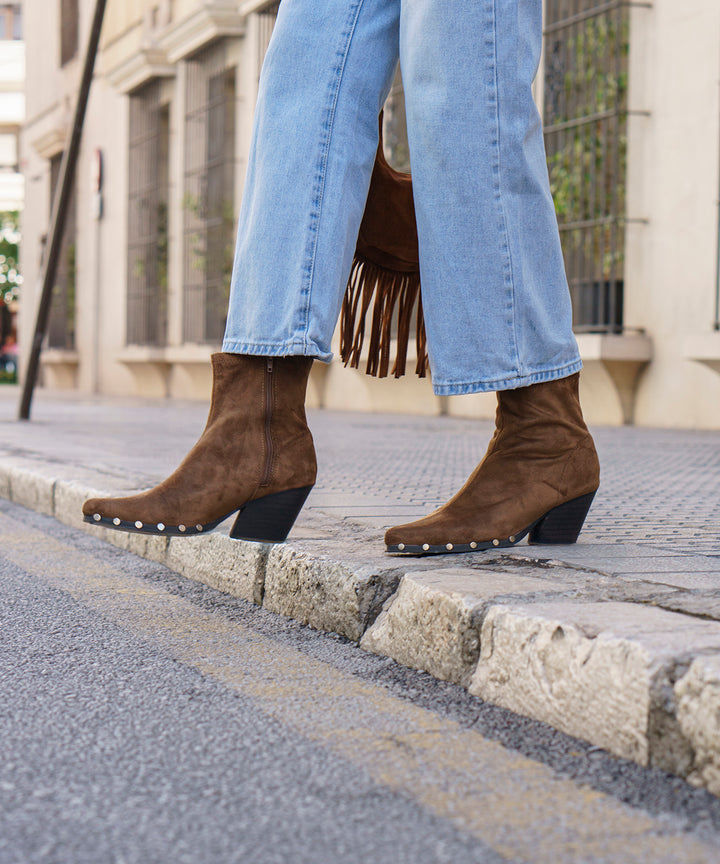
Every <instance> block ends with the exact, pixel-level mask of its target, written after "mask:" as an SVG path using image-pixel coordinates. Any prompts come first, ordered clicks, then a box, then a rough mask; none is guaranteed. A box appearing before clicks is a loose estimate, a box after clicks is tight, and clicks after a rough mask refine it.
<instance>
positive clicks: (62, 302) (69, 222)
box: [48, 153, 77, 351]
mask: <svg viewBox="0 0 720 864" xmlns="http://www.w3.org/2000/svg"><path fill="white" fill-rule="evenodd" d="M61 162H62V153H58V155H57V156H55V157H53V159H51V160H50V209H51V210H52V205H53V203H54V200H55V194H56V193H57V181H58V178H59V176H60V163H61ZM76 212H77V205H76V195H75V189H74V188H73V190H72V193H71V196H70V206H69V207H68V212H67V219H66V222H65V230H64V231H63V241H62V248H61V251H60V260H59V262H58V269H57V275H56V277H55V284H54V285H53V289H52V300H51V303H50V317H49V320H48V348H61V349H66V350H70V351H72V350H74V348H75V287H76V273H77V266H76V259H77V234H76Z"/></svg>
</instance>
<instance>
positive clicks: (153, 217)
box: [127, 81, 170, 346]
mask: <svg viewBox="0 0 720 864" xmlns="http://www.w3.org/2000/svg"><path fill="white" fill-rule="evenodd" d="M169 153H170V108H169V106H168V105H167V104H163V103H162V101H161V81H153V82H152V83H150V84H147V85H146V86H144V87H142V88H141V89H140V90H137V91H136V92H135V93H133V94H132V95H131V96H130V141H129V173H128V296H127V304H128V305H127V342H128V344H129V345H158V346H161V345H165V344H166V339H167V289H168V206H169V193H170V158H169Z"/></svg>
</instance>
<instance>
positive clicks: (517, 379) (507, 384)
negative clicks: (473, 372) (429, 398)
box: [433, 359, 583, 396]
mask: <svg viewBox="0 0 720 864" xmlns="http://www.w3.org/2000/svg"><path fill="white" fill-rule="evenodd" d="M582 365H583V364H582V360H580V359H577V360H574V361H573V362H572V363H566V364H564V365H563V366H556V367H552V368H549V369H537V370H535V371H534V372H527V373H526V374H524V375H514V376H510V377H505V378H492V379H488V380H482V379H480V380H477V381H453V382H440V381H433V392H434V393H435V395H436V396H464V395H467V394H470V393H486V392H492V391H495V390H512V389H515V388H517V387H525V386H529V385H530V384H540V383H542V382H544V381H552V380H554V379H557V378H567V377H568V376H569V375H573V374H574V373H575V372H579V371H580V370H581V369H582Z"/></svg>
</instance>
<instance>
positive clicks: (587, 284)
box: [544, 0, 630, 332]
mask: <svg viewBox="0 0 720 864" xmlns="http://www.w3.org/2000/svg"><path fill="white" fill-rule="evenodd" d="M629 5H630V4H629V3H628V2H626V0H604V2H601V0H547V3H546V24H545V80H544V122H545V142H546V148H547V155H548V167H549V171H550V184H551V187H552V192H553V196H554V198H555V208H556V211H557V215H558V223H559V226H560V236H561V239H562V246H563V253H564V256H565V266H566V270H567V275H568V281H569V284H570V292H571V295H572V299H573V309H574V312H573V316H574V318H573V321H574V326H575V330H576V331H596V332H619V331H621V330H622V325H623V273H624V259H625V242H624V240H625V221H626V219H625V177H626V170H627V91H628V54H629V32H630V28H629V9H628V7H629Z"/></svg>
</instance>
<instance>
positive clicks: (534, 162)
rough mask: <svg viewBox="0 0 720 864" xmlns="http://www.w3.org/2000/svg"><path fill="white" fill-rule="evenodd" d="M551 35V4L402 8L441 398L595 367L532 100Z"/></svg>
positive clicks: (495, 0)
mask: <svg viewBox="0 0 720 864" xmlns="http://www.w3.org/2000/svg"><path fill="white" fill-rule="evenodd" d="M541 25H542V2H541V0H475V2H472V3H468V2H466V0H442V2H440V0H402V12H401V17H400V65H401V67H402V71H403V81H404V85H405V102H406V107H407V122H408V138H409V145H410V161H411V164H412V172H413V188H414V195H415V206H416V215H417V223H418V233H419V241H420V243H419V248H420V270H421V282H422V297H423V308H424V312H425V323H426V329H427V335H428V350H429V355H430V362H431V368H432V373H433V385H434V389H435V392H436V393H438V394H443V395H451V394H460V393H472V392H477V391H484V390H505V389H512V388H516V387H522V386H526V385H529V384H534V383H538V382H541V381H548V380H552V379H554V378H563V377H567V376H569V375H571V374H573V373H574V372H577V371H578V370H579V369H580V368H581V365H582V364H581V362H580V357H579V354H578V349H577V343H576V341H575V338H574V336H573V333H572V315H571V306H570V296H569V291H568V286H567V280H566V277H565V269H564V265H563V259H562V252H561V248H560V241H559V234H558V228H557V221H556V217H555V210H554V206H553V201H552V197H551V194H550V188H549V180H548V171H547V162H546V156H545V148H544V142H543V136H542V127H541V123H540V117H539V115H538V111H537V109H536V107H535V103H534V101H533V95H532V82H533V79H534V77H535V74H536V72H537V68H538V63H539V58H540V49H541V40H542V26H541ZM450 46H451V47H450Z"/></svg>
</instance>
